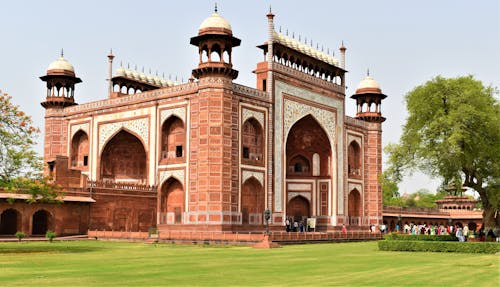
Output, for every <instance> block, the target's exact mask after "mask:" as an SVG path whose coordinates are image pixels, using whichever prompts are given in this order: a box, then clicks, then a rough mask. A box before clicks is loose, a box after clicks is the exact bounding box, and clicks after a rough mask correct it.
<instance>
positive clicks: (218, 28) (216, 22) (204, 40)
mask: <svg viewBox="0 0 500 287" xmlns="http://www.w3.org/2000/svg"><path fill="white" fill-rule="evenodd" d="M190 43H191V45H194V46H197V47H198V52H199V56H200V62H199V64H198V68H196V69H193V72H192V75H193V77H194V78H196V79H200V78H203V77H206V76H223V77H229V78H231V79H232V80H234V79H236V78H237V77H238V71H237V70H234V69H233V64H232V57H231V54H232V50H233V48H234V47H237V46H239V45H240V43H241V40H240V39H238V38H236V37H233V31H232V28H231V24H229V22H228V21H227V20H226V19H224V18H222V17H221V16H219V14H218V12H217V5H216V6H215V11H214V13H213V14H212V15H211V16H210V17H208V18H207V19H205V21H203V23H201V25H200V27H199V28H198V36H196V37H192V38H191V41H190ZM213 53H215V54H216V55H217V57H216V58H212V56H213V55H214V54H213ZM225 55H227V57H225Z"/></svg>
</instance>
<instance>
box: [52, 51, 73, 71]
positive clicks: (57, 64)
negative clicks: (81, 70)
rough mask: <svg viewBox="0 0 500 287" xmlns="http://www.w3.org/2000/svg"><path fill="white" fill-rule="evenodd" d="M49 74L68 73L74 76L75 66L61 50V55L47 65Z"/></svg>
mask: <svg viewBox="0 0 500 287" xmlns="http://www.w3.org/2000/svg"><path fill="white" fill-rule="evenodd" d="M47 75H67V76H73V77H74V76H75V68H74V67H73V65H72V64H71V63H70V62H69V61H68V60H66V59H65V58H64V54H63V52H62V51H61V56H60V57H59V58H58V59H57V60H55V61H54V62H52V63H50V65H49V66H48V67H47Z"/></svg>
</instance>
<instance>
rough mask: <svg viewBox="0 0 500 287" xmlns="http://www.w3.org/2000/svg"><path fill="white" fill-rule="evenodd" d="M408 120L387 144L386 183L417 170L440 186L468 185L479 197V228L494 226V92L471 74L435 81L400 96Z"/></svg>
mask: <svg viewBox="0 0 500 287" xmlns="http://www.w3.org/2000/svg"><path fill="white" fill-rule="evenodd" d="M405 100H406V104H407V110H408V114H409V115H408V118H407V120H406V124H405V125H404V127H403V134H402V135H401V138H400V142H399V143H398V144H390V145H388V146H386V148H385V150H386V152H387V153H388V154H389V167H388V169H387V170H386V171H387V174H388V178H389V180H392V181H394V182H399V181H401V179H402V177H403V176H404V174H405V172H410V173H411V172H412V171H415V170H420V171H423V172H424V173H427V174H429V175H431V176H433V177H438V178H441V179H442V180H443V181H442V185H443V187H450V186H454V187H456V188H457V189H459V188H461V187H462V186H464V187H470V188H472V189H474V190H475V191H477V192H478V193H479V195H480V197H481V203H482V205H483V208H484V213H483V224H485V225H486V227H487V228H495V229H499V228H500V226H499V225H500V224H499V223H500V215H498V216H497V213H498V210H499V205H500V194H499V193H500V188H499V187H500V179H499V178H500V166H499V165H500V163H499V162H500V106H499V101H498V91H497V90H496V89H495V88H493V87H491V86H484V85H483V83H482V82H481V81H478V80H476V79H474V78H473V77H472V76H465V77H458V78H443V77H440V76H438V77H435V78H433V79H432V80H430V81H428V82H427V83H425V84H423V85H420V86H418V87H416V88H414V89H413V90H412V91H410V92H409V93H408V94H407V95H406V96H405Z"/></svg>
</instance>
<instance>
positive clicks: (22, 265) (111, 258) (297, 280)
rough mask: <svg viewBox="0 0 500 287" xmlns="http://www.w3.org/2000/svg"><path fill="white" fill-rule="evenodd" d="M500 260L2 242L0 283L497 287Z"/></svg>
mask: <svg viewBox="0 0 500 287" xmlns="http://www.w3.org/2000/svg"><path fill="white" fill-rule="evenodd" d="M499 259H500V256H499V255H491V254H488V255H483V254H461V253H422V252H416V253H413V252H384V251H378V248H377V243H376V242H361V243H334V244H308V245H290V246H284V247H283V248H278V249H271V250H262V249H253V248H251V247H236V246H231V247H226V246H186V245H182V246H181V245H171V244H144V243H124V242H102V241H68V242H54V243H48V242H26V243H17V242H12V243H0V286H21V285H22V286H498V284H499V282H500V266H499V265H500V264H499V261H500V260H499Z"/></svg>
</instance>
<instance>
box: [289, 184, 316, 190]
mask: <svg viewBox="0 0 500 287" xmlns="http://www.w3.org/2000/svg"><path fill="white" fill-rule="evenodd" d="M287 187H288V188H287V189H288V190H307V191H310V190H311V188H312V187H311V184H309V183H289V184H288V185H287Z"/></svg>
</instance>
